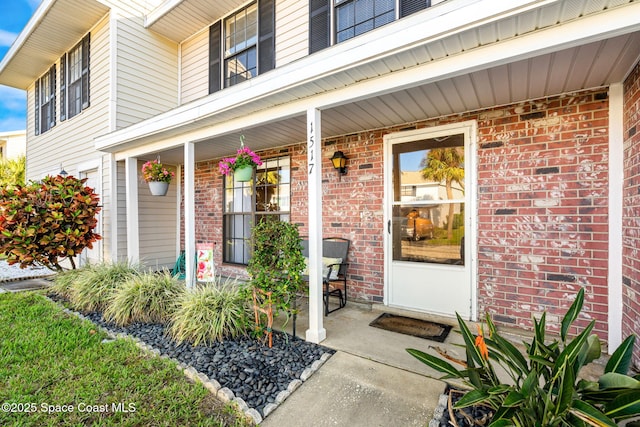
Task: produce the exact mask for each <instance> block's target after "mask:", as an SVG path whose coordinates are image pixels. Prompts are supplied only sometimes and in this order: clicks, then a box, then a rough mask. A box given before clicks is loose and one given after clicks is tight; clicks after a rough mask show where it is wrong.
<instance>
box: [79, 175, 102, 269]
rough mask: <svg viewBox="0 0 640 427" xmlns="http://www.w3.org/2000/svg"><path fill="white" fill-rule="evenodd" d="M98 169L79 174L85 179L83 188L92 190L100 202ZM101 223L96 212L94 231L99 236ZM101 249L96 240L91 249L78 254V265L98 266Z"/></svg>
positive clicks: (100, 243)
mask: <svg viewBox="0 0 640 427" xmlns="http://www.w3.org/2000/svg"><path fill="white" fill-rule="evenodd" d="M98 170H99V169H98V168H95V169H90V170H85V171H81V172H80V173H79V175H80V179H82V178H87V181H86V182H85V183H84V185H85V186H87V187H91V188H93V190H94V191H95V192H96V193H98V194H99V195H100V200H102V195H101V194H100V186H99V184H100V174H99V172H98ZM101 230H102V221H101V215H100V212H98V223H97V224H96V228H95V229H94V231H95V232H96V233H98V234H100V235H102V231H101ZM101 248H102V240H98V241H96V242H93V248H92V249H89V248H86V249H85V250H83V251H82V253H81V254H80V265H86V264H98V263H99V262H100V261H101V260H102V258H101V255H100V254H101Z"/></svg>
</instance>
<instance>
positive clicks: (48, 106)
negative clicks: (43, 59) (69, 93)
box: [34, 64, 56, 135]
mask: <svg viewBox="0 0 640 427" xmlns="http://www.w3.org/2000/svg"><path fill="white" fill-rule="evenodd" d="M35 98H36V99H35V112H34V113H35V114H34V118H35V120H34V121H35V133H36V135H40V134H41V133H44V132H46V131H48V130H49V129H51V128H52V127H54V126H55V125H56V66H55V64H54V65H53V66H52V67H51V68H49V71H47V72H46V73H45V75H44V76H42V77H40V78H39V79H38V80H36V87H35Z"/></svg>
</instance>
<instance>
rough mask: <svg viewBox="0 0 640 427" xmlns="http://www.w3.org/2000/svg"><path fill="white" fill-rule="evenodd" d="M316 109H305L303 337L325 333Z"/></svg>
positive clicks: (318, 337)
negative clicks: (306, 249)
mask: <svg viewBox="0 0 640 427" xmlns="http://www.w3.org/2000/svg"><path fill="white" fill-rule="evenodd" d="M321 136H322V135H321V132H320V110H318V109H315V108H309V109H308V110H307V180H308V181H307V182H308V199H309V222H308V224H309V329H307V332H306V339H307V341H311V342H313V343H316V344H317V343H319V342H321V341H323V340H324V339H325V338H326V337H327V331H326V330H325V329H324V327H323V324H322V321H323V313H324V311H323V309H322V187H321V186H322V150H321V148H322V147H321V146H322V139H321Z"/></svg>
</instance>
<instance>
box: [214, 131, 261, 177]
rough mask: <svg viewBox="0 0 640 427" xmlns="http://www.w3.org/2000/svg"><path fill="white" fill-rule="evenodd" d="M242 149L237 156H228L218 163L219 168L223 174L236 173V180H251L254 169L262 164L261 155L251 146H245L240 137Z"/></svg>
mask: <svg viewBox="0 0 640 427" xmlns="http://www.w3.org/2000/svg"><path fill="white" fill-rule="evenodd" d="M240 143H241V144H240V149H239V150H238V152H237V153H236V156H235V157H226V158H224V159H222V160H220V163H218V169H219V170H220V173H221V174H222V175H231V174H234V176H235V179H236V181H238V182H247V181H251V177H252V176H253V169H254V168H255V167H256V166H260V165H261V164H262V160H260V156H258V155H257V154H256V153H254V152H253V151H251V149H250V148H249V147H245V146H244V143H243V138H240Z"/></svg>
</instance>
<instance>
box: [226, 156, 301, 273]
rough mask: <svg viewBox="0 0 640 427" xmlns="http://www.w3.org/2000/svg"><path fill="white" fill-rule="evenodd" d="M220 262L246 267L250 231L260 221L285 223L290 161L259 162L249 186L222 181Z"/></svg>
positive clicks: (272, 160)
mask: <svg viewBox="0 0 640 427" xmlns="http://www.w3.org/2000/svg"><path fill="white" fill-rule="evenodd" d="M224 187H225V188H224V209H223V229H222V233H223V240H224V247H223V256H222V259H223V262H225V263H232V264H242V265H246V264H247V263H248V262H249V255H250V253H251V251H250V249H251V248H250V246H249V242H250V239H251V227H252V225H253V224H257V223H259V222H262V221H268V220H270V219H278V220H280V221H289V220H290V216H291V212H290V210H291V161H290V159H289V157H288V156H287V157H277V158H273V159H267V160H264V159H263V163H262V165H261V166H258V167H257V169H256V172H255V176H254V178H253V180H252V181H250V182H237V181H236V180H235V178H234V175H233V174H231V175H228V176H226V177H225V179H224Z"/></svg>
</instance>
